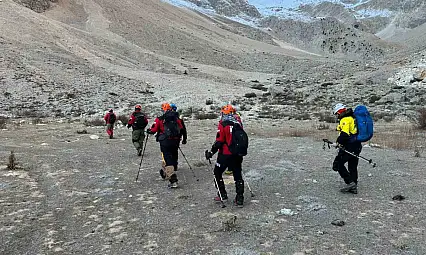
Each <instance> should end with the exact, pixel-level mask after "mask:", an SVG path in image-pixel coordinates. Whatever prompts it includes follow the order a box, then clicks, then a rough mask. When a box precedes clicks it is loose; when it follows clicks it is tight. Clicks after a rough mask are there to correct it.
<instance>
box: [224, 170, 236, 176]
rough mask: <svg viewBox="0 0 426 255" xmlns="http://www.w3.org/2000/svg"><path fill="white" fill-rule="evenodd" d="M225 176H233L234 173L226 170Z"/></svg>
mask: <svg viewBox="0 0 426 255" xmlns="http://www.w3.org/2000/svg"><path fill="white" fill-rule="evenodd" d="M225 174H226V175H233V174H234V172H233V171H232V170H226V171H225Z"/></svg>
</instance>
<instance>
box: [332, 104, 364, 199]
mask: <svg viewBox="0 0 426 255" xmlns="http://www.w3.org/2000/svg"><path fill="white" fill-rule="evenodd" d="M333 114H334V115H336V117H337V119H338V120H339V124H338V125H337V128H336V130H337V131H339V137H337V140H336V143H334V144H333V146H335V147H341V148H344V149H345V150H347V151H349V152H351V153H353V154H355V155H359V154H360V153H361V150H362V145H361V142H359V141H358V140H357V139H356V134H357V127H356V123H355V117H354V112H353V110H352V109H351V108H347V107H346V105H344V104H342V103H339V104H336V105H335V106H334V109H333ZM358 161H359V159H358V157H354V156H352V155H350V154H348V153H346V152H345V151H343V150H339V152H338V154H337V156H336V158H335V159H334V162H333V170H334V171H337V172H339V174H340V176H341V177H342V178H343V180H344V181H345V183H346V185H347V186H346V187H345V188H342V189H341V190H340V191H341V192H344V193H347V192H349V193H353V194H357V193H358V169H357V167H358ZM346 163H348V168H346V167H345V164H346Z"/></svg>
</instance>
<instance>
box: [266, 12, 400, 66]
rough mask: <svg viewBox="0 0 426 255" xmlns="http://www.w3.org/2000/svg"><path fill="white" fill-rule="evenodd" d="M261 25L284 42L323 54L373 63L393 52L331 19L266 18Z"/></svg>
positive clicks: (370, 36) (365, 34)
mask: <svg viewBox="0 0 426 255" xmlns="http://www.w3.org/2000/svg"><path fill="white" fill-rule="evenodd" d="M261 25H262V26H264V27H268V28H270V29H271V30H272V31H273V32H274V34H275V35H276V36H277V37H279V38H281V39H283V40H285V41H287V42H290V43H292V44H294V45H298V46H299V47H302V48H305V49H307V50H310V51H314V52H318V53H322V54H323V53H328V54H344V55H348V56H351V57H358V58H363V59H375V58H377V57H381V56H383V55H384V54H385V53H386V52H390V51H393V46H391V45H387V44H386V43H384V42H383V41H381V40H379V39H378V38H377V37H375V36H373V35H371V34H369V33H365V32H362V31H360V30H358V29H357V28H355V27H353V26H348V25H345V24H344V23H342V22H340V21H339V20H337V19H336V18H333V17H326V18H318V19H317V20H315V21H314V22H309V23H308V22H303V21H297V20H290V19H286V20H283V19H279V18H277V17H268V18H265V19H263V20H262V21H261Z"/></svg>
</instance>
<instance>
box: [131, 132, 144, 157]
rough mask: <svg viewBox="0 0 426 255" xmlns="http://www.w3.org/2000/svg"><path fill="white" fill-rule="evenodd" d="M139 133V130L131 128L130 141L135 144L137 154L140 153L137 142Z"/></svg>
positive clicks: (140, 149)
mask: <svg viewBox="0 0 426 255" xmlns="http://www.w3.org/2000/svg"><path fill="white" fill-rule="evenodd" d="M140 133H141V132H140V130H133V131H132V143H133V146H135V148H136V150H137V151H138V155H139V156H140V155H141V153H142V147H141V146H140V144H139V136H140Z"/></svg>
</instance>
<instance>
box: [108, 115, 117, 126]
mask: <svg viewBox="0 0 426 255" xmlns="http://www.w3.org/2000/svg"><path fill="white" fill-rule="evenodd" d="M115 121H116V116H115V114H114V113H112V112H110V113H109V123H110V124H114V123H115Z"/></svg>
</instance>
